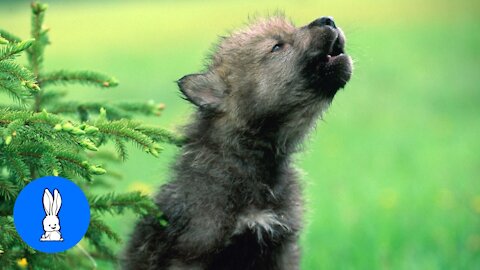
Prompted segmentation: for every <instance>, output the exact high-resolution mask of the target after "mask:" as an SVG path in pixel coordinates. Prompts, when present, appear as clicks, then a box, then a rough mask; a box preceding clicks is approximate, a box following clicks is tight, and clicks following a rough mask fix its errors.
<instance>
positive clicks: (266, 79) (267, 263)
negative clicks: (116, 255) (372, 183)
mask: <svg viewBox="0 0 480 270" xmlns="http://www.w3.org/2000/svg"><path fill="white" fill-rule="evenodd" d="M344 45H345V37H344V34H343V32H342V31H341V30H340V29H339V28H338V27H336V25H335V23H334V21H333V19H332V18H331V17H322V18H319V19H317V20H314V21H313V22H312V23H310V24H308V25H305V26H303V27H299V28H296V27H295V26H294V25H293V24H292V23H290V22H289V21H288V20H286V19H285V18H283V17H282V16H276V17H272V18H267V19H261V20H257V21H256V22H255V23H253V24H252V25H250V26H249V27H247V28H246V29H244V30H241V31H237V32H234V33H233V34H232V35H231V36H230V37H226V38H223V39H222V40H221V42H220V44H219V45H218V46H217V48H216V52H215V53H214V54H213V55H212V57H211V61H210V64H209V66H208V69H207V70H206V71H205V72H203V73H198V74H191V75H187V76H185V77H183V78H181V79H180V80H179V81H178V85H179V87H180V90H181V92H182V93H183V95H184V96H185V98H186V99H187V100H188V101H190V102H191V103H193V105H195V106H196V107H197V111H196V113H195V117H194V120H193V121H192V122H191V123H190V124H189V125H188V126H187V127H186V129H185V136H186V138H187V143H186V144H185V145H184V146H183V148H182V150H181V153H180V156H179V158H178V161H177V162H176V164H175V166H174V169H173V175H172V179H171V181H169V182H168V183H166V184H165V185H163V186H162V187H161V190H160V191H159V193H158V195H157V196H156V199H155V201H156V203H157V205H158V207H159V208H160V209H161V210H162V211H163V213H164V214H165V217H166V218H167V220H168V225H167V226H161V225H160V224H159V222H158V220H155V219H154V218H153V217H152V218H145V219H142V220H141V221H139V223H138V224H137V226H136V228H135V229H134V231H133V234H132V236H131V240H130V243H129V245H128V247H127V249H126V251H125V253H124V258H123V268H124V269H139V270H140V269H169V270H174V269H175V270H181V269H198V270H204V269H205V270H206V269H209V270H213V269H225V270H227V269H228V270H235V269H239V270H240V269H242V270H245V269H258V270H269V269H272V270H273V269H285V270H294V269H299V247H298V243H297V242H298V237H299V232H300V230H301V228H302V214H303V201H302V196H301V188H300V184H299V180H298V176H297V173H296V171H295V169H294V168H293V164H292V154H293V153H295V152H296V151H297V150H298V148H299V146H300V145H301V143H302V141H303V139H304V138H305V136H306V135H307V133H308V132H309V130H310V129H311V128H312V126H313V125H314V124H315V122H316V120H317V119H318V118H319V117H320V115H321V114H322V112H323V111H324V110H325V109H326V108H327V107H328V106H329V104H330V103H331V102H332V99H333V97H334V96H335V93H336V92H337V90H339V89H340V88H342V87H344V86H345V84H346V83H347V81H348V80H349V79H350V75H351V73H352V61H351V59H350V57H349V56H347V55H346V54H345V53H344Z"/></svg>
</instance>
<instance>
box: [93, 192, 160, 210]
mask: <svg viewBox="0 0 480 270" xmlns="http://www.w3.org/2000/svg"><path fill="white" fill-rule="evenodd" d="M89 204H90V209H91V210H92V211H96V212H99V213H104V212H106V213H110V214H123V212H124V211H125V210H126V209H129V210H132V211H133V212H134V213H136V214H138V215H147V214H152V215H161V214H160V212H159V210H158V208H157V207H156V206H155V204H154V203H153V201H152V199H151V198H150V197H148V196H146V195H144V194H142V193H140V192H130V193H126V194H115V193H108V194H105V195H97V196H94V197H92V198H90V199H89Z"/></svg>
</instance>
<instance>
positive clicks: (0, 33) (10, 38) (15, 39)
mask: <svg viewBox="0 0 480 270" xmlns="http://www.w3.org/2000/svg"><path fill="white" fill-rule="evenodd" d="M0 36H1V37H3V38H4V39H6V40H7V41H9V42H20V41H21V38H19V37H17V36H15V35H14V34H12V33H10V32H7V31H5V30H3V29H0Z"/></svg>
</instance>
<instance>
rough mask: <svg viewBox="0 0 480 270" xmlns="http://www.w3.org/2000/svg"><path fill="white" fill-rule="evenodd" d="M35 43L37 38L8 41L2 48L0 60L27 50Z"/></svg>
mask: <svg viewBox="0 0 480 270" xmlns="http://www.w3.org/2000/svg"><path fill="white" fill-rule="evenodd" d="M33 44H35V40H33V39H29V40H25V41H21V42H19V43H8V44H6V45H3V46H2V48H0V61H4V60H7V59H12V58H13V57H14V56H15V55H17V54H18V53H20V52H22V51H25V50H26V49H28V48H30V47H31V46H32V45H33Z"/></svg>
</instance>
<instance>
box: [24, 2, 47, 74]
mask: <svg viewBox="0 0 480 270" xmlns="http://www.w3.org/2000/svg"><path fill="white" fill-rule="evenodd" d="M31 8H32V30H31V35H32V37H33V38H34V39H35V43H34V44H33V46H32V47H31V48H30V49H29V50H28V60H29V62H30V67H31V68H32V70H33V74H35V77H37V78H38V75H39V74H40V69H41V66H42V63H43V52H44V50H45V46H46V45H47V44H48V43H49V41H48V36H47V32H48V29H43V19H44V16H45V11H46V10H47V8H48V5H46V4H41V3H38V2H36V1H34V2H33V3H32V5H31Z"/></svg>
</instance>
